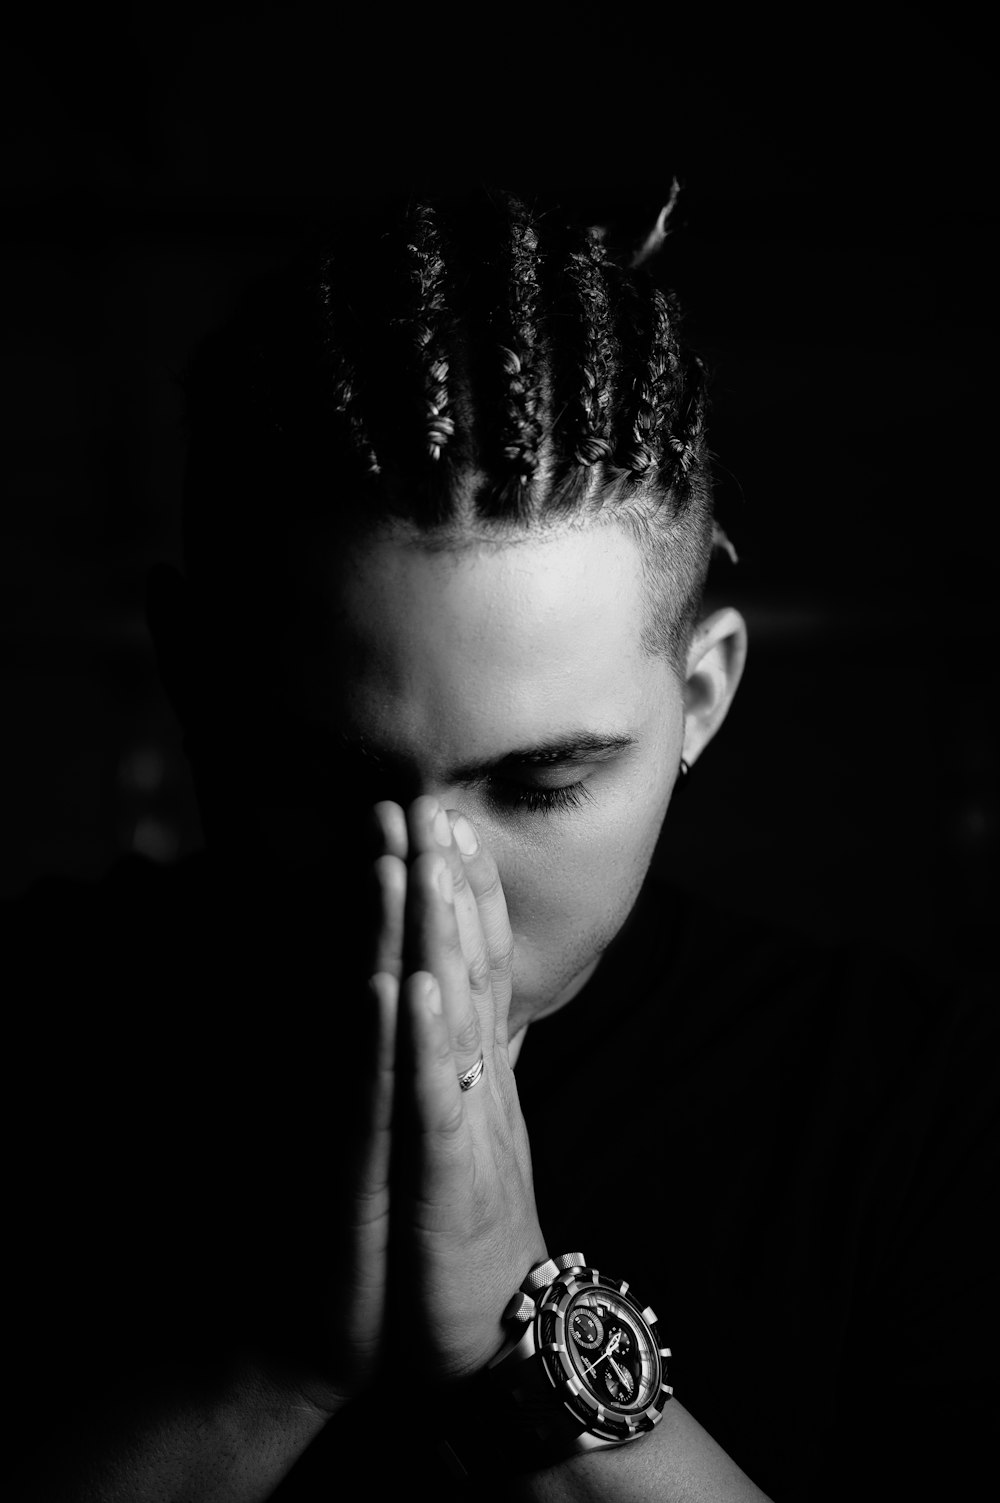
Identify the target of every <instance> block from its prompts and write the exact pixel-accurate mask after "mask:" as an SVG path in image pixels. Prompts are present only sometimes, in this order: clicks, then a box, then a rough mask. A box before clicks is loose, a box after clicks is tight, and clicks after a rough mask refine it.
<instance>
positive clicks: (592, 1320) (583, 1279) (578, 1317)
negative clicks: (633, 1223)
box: [535, 1267, 673, 1443]
mask: <svg viewBox="0 0 1000 1503" xmlns="http://www.w3.org/2000/svg"><path fill="white" fill-rule="evenodd" d="M535 1343H536V1350H537V1352H538V1353H539V1355H540V1357H541V1359H542V1362H543V1364H544V1366H545V1370H546V1372H547V1373H548V1376H549V1381H550V1382H551V1383H552V1384H553V1385H554V1386H555V1387H556V1389H557V1391H558V1392H559V1393H560V1395H561V1397H562V1400H563V1403H564V1404H565V1405H566V1407H567V1408H568V1409H569V1411H570V1413H571V1414H573V1415H574V1416H575V1417H576V1419H577V1422H578V1423H579V1424H580V1425H581V1428H582V1429H585V1430H587V1431H589V1432H590V1433H591V1434H592V1435H593V1436H595V1437H598V1438H599V1439H601V1440H603V1441H605V1442H608V1443H617V1442H620V1441H623V1440H629V1439H631V1438H632V1437H633V1436H635V1435H638V1434H640V1433H641V1432H642V1431H644V1430H649V1429H652V1427H653V1426H654V1425H655V1424H656V1423H657V1421H658V1420H659V1418H660V1416H661V1414H662V1412H663V1407H664V1404H665V1403H666V1401H667V1399H668V1398H669V1397H670V1395H671V1394H672V1393H673V1389H672V1388H671V1387H670V1385H669V1384H668V1383H667V1381H666V1370H665V1367H664V1359H665V1358H667V1357H669V1356H670V1351H669V1349H668V1348H667V1347H665V1346H661V1345H660V1337H659V1335H658V1332H657V1324H656V1315H655V1313H654V1312H653V1311H652V1310H651V1309H649V1307H648V1306H647V1307H643V1306H642V1305H641V1304H640V1303H639V1302H638V1300H637V1299H636V1297H635V1295H634V1294H632V1293H631V1292H630V1290H629V1286H628V1284H627V1283H624V1282H621V1283H619V1282H617V1281H616V1280H614V1279H610V1278H607V1277H606V1276H604V1275H602V1274H601V1273H599V1272H598V1270H597V1269H596V1268H582V1267H576V1268H574V1269H572V1270H570V1271H567V1272H564V1273H563V1274H562V1275H561V1276H560V1278H559V1279H557V1280H556V1282H555V1283H554V1284H553V1285H552V1286H551V1288H550V1289H548V1290H547V1291H546V1293H545V1296H544V1301H543V1303H542V1304H541V1306H540V1308H539V1310H538V1313H537V1315H536V1328H535Z"/></svg>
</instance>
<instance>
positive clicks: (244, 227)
mask: <svg viewBox="0 0 1000 1503" xmlns="http://www.w3.org/2000/svg"><path fill="white" fill-rule="evenodd" d="M364 14H365V17H366V19H365V20H363V21H358V20H348V19H345V16H344V13H342V12H341V11H340V10H339V9H338V8H337V7H336V6H329V7H323V8H320V7H317V6H314V5H310V6H304V5H295V4H281V5H278V4H265V3H244V4H236V3H234V4H231V5H228V6H224V5H218V4H198V5H193V4H190V3H176V4H172V5H171V6H170V7H169V8H166V7H151V6H133V7H129V6H119V7H108V6H104V7H102V8H100V10H99V12H98V13H97V14H95V13H94V12H93V11H91V10H90V9H89V8H81V9H80V10H79V11H78V12H76V13H74V14H69V13H67V14H63V13H61V12H53V11H51V10H48V11H43V10H42V9H41V8H38V9H36V10H35V11H33V12H32V15H33V19H30V20H21V21H20V22H19V23H15V24H14V25H13V26H9V27H8V30H7V45H6V48H5V51H6V61H5V68H4V72H5V81H4V90H3V94H4V109H5V112H6V114H7V120H6V122H5V127H4V141H3V172H2V174H0V185H2V186H0V191H2V194H3V198H4V202H5V208H6V216H5V217H6V223H7V228H6V231H5V234H4V239H3V247H2V254H3V270H2V294H0V296H2V300H3V315H2V325H3V331H4V332H3V349H2V396H0V424H2V434H0V442H2V471H0V473H2V479H3V498H2V505H0V529H2V531H0V669H2V677H0V694H2V705H3V715H2V720H3V728H2V739H0V830H2V839H0V895H2V896H13V895H16V894H18V893H20V892H22V891H24V890H25V889H26V888H27V887H28V886H29V885H30V884H31V883H32V882H33V881H35V880H36V879H37V878H38V877H39V876H41V875H43V874H48V873H65V874H69V875H72V876H76V877H82V878H85V879H91V878H96V877H99V876H100V875H101V874H102V873H104V872H105V871H106V870H107V869H108V868H109V866H110V865H111V864H112V863H113V862H114V861H115V860H116V859H117V858H118V857H119V856H120V855H121V854H123V853H126V852H129V851H139V852H141V853H144V854H145V855H147V856H149V857H151V858H153V859H154V860H157V861H163V862H169V861H173V860H176V859H177V858H178V857H179V856H181V855H183V854H184V853H186V852H188V851H190V850H194V849H196V848H197V847H198V846H199V845H200V844H201V839H202V837H201V832H200V827H199V823H198V818H197V811H196V808H195V805H194V801H193V796H192V791H191V787H190V783H189V780H188V776H187V772H186V766H185V763H184V760H183V757H182V754H181V750H180V737H179V733H178V731H177V729H176V727H175V726H174V724H173V721H172V718H171V715H170V711H169V708H168V706H167V704H166V701H165V698H164V696H163V693H162V691H161V689H160V687H159V685H158V681H157V679H156V675H155V669H154V665H153V659H152V653H151V648H150V645H149V642H148V639H147V636H146V631H145V626H144V618H143V600H144V588H145V575H146V571H147V569H148V568H149V566H150V565H151V564H152V563H154V562H155V561H157V560H158V559H161V558H166V559H172V560H174V561H178V560H179V529H178V485H179V477H180V473H181V461H182V454H183V445H182V438H181V432H180V429H179V418H180V404H179V399H178V395H177V391H176V388H175V385H174V377H175V374H176V373H177V372H178V371H179V370H180V369H181V367H182V366H183V362H184V359H185V357H186V355H187V353H188V351H189V350H190V348H191V346H192V343H193V342H194V341H195V340H196V339H197V337H198V336H199V335H200V334H201V333H203V332H204V331H205V330H207V329H208V328H210V327H211V326H212V325H213V324H214V323H215V322H217V321H218V320H219V319H220V318H221V317H222V316H223V315H224V313H225V311H226V309H227V308H228V307H229V306H230V305H231V303H232V300H233V298H234V296H235V295H236V293H237V292H238V290H239V289H240V288H241V287H242V286H243V285H244V284H245V282H246V280H247V279H248V278H249V277H250V276H251V275H252V274H253V273H254V272H255V271H256V270H257V269H260V268H263V267H265V266H267V265H268V264H270V263H271V262H272V261H273V260H274V259H275V258H276V257H278V256H280V255H281V254H283V253H284V251H285V249H286V248H288V247H289V246H290V245H291V243H292V242H293V240H294V237H295V233H296V230H297V228H298V227H299V226H301V225H302V224H303V223H309V222H311V220H312V219H313V218H314V217H315V216H316V215H317V214H320V213H322V212H323V205H324V204H327V205H328V204H329V201H330V198H331V196H332V198H333V199H334V200H338V201H342V202H343V203H345V204H349V203H350V202H351V201H352V200H353V199H354V198H356V197H362V198H363V197H364V196H366V195H368V196H370V195H372V194H375V195H377V194H378V193H379V192H381V191H384V190H387V189H395V188H398V187H405V186H406V185H408V184H410V183H412V182H414V181H418V180H419V181H420V182H421V183H423V184H425V185H428V186H431V187H434V186H440V187H442V188H448V187H451V186H454V185H459V184H461V183H463V182H465V181H468V180H469V179H470V178H471V179H473V180H485V181H492V182H498V183H500V184H503V185H507V186H510V187H512V188H514V189H515V190H516V191H522V192H532V191H536V190H538V191H547V192H551V190H552V189H553V187H555V188H557V189H558V190H559V192H561V193H563V194H564V196H565V198H566V199H567V201H568V202H570V203H572V204H577V205H583V206H586V207H587V208H588V209H591V208H592V209H593V212H594V214H595V216H596V215H605V214H608V213H612V212H615V213H619V214H629V213H635V214H641V211H642V210H643V209H644V208H649V209H650V210H651V211H655V209H656V208H657V207H658V205H659V204H660V203H661V202H663V201H664V199H665V196H666V191H667V189H668V187H669V183H670V179H671V176H672V175H673V174H674V173H675V172H676V173H678V174H679V175H680V177H681V178H682V180H683V181H684V183H685V184H686V192H685V194H684V198H683V201H682V212H681V214H680V218H681V221H682V233H678V234H677V235H676V236H675V237H674V238H673V239H672V241H671V242H670V245H669V248H668V254H669V271H668V279H669V280H670V281H671V282H672V283H673V284H674V285H675V286H676V287H677V288H678V290H679V292H680V293H681V295H682V297H683V299H684V300H685V302H686V304H687V305H688V307H689V310H690V318H689V336H690V338H691V340H692V342H693V343H694V344H695V345H696V347H698V348H699V349H700V350H701V351H702V353H703V354H705V355H706V357H707V358H708V360H709V362H710V365H711V367H712V369H713V371H714V396H715V416H714V422H713V427H712V441H713V446H714V449H715V451H716V452H717V454H718V455H719V460H720V472H719V474H720V503H721V506H722V508H723V512H724V516H725V520H726V522H727V525H728V526H729V527H730V530H731V532H732V534H733V536H734V538H735V540H736V541H737V544H738V546H739V549H740V553H741V564H740V566H739V568H738V570H736V571H733V572H730V573H729V574H728V575H727V576H726V578H725V579H724V580H721V581H720V586H721V587H722V588H724V589H725V590H726V591H727V593H728V594H729V596H730V597H731V598H732V599H733V600H734V602H735V603H737V604H739V605H741V606H742V608H743V609H744V610H745V611H746V614H747V617H748V621H749V625H750V631H751V656H750V660H749V666H748V671H747V676H746V678H745V680H744V685H743V688H742V690H741V693H740V696H739V699H738V701H737V704H736V706H735V708H734V710H733V713H732V715H731V717H730V721H729V723H728V725H727V727H726V730H725V732H724V733H723V735H722V736H721V737H720V738H719V739H718V741H717V742H716V743H715V744H714V745H713V746H712V748H711V749H710V751H709V753H708V755H707V756H706V757H705V758H704V760H703V761H702V762H701V763H700V764H699V766H698V767H697V769H696V770H695V772H694V773H693V774H692V777H691V780H690V783H689V786H688V787H687V788H686V789H685V791H684V794H683V797H682V798H680V799H678V800H677V802H676V805H675V808H674V809H673V810H672V811H671V814H670V817H669V819H668V824H667V836H666V838H665V839H664V841H663V842H662V848H661V852H660V855H659V858H658V859H659V860H660V861H661V862H662V863H663V865H664V866H665V867H666V869H668V870H669V871H671V872H672V873H674V874H676V875H678V876H680V877H681V879H682V880H684V881H685V882H686V883H688V885H690V886H692V887H695V888H697V889H700V890H705V891H713V890H714V891H717V892H719V893H720V894H722V895H723V896H724V897H725V899H726V900H727V901H729V902H736V903H741V904H743V905H744V906H747V907H750V908H752V909H753V910H754V911H757V912H760V913H764V914H767V915H770V916H774V917H778V918H782V919H784V920H786V921H788V922H790V923H792V924H794V925H796V926H798V927H802V928H805V929H807V930H810V931H812V932H814V933H818V934H822V935H828V936H837V935H843V934H847V935H854V934H868V935H875V936H877V937H879V938H880V939H881V940H882V941H883V942H886V943H888V944H890V945H893V946H896V947H898V948H900V949H902V950H904V951H906V952H908V953H910V954H911V955H914V956H917V957H918V958H924V957H927V958H929V959H933V960H935V961H943V962H944V963H945V964H946V965H948V966H952V965H954V966H958V967H960V968H963V969H968V970H971V971H973V972H977V971H978V970H979V969H980V968H981V967H985V965H986V964H987V962H988V959H989V939H990V938H991V929H992V913H993V905H992V893H991V889H990V886H989V882H988V871H989V868H990V863H991V861H992V856H993V852H994V848H995V843H996V829H997V806H996V785H995V765H996V760H997V759H996V749H997V748H996V736H995V731H994V728H993V723H992V722H993V716H992V707H993V700H994V698H995V695H996V687H997V686H996V668H995V660H996V657H997V647H998V641H997V628H996V623H995V616H994V605H995V599H996V590H995V587H994V582H993V581H994V573H995V554H994V552H993V548H992V536H993V532H994V530H995V529H994V527H993V515H994V512H995V509H996V491H995V485H994V480H993V435H994V431H995V412H996V410H997V409H996V403H995V399H994V397H993V394H992V391H991V385H992V383H991V380H990V377H991V376H992V368H993V363H994V348H995V346H994V344H993V334H992V326H993V318H992V308H991V306H990V302H991V297H992V287H993V283H994V280H995V271H994V266H993V261H994V258H995V256H996V250H995V239H996V235H995V224H996V220H995V217H994V201H995V193H996V185H995V173H994V168H993V163H994V157H993V153H992V148H991V146H990V144H989V143H990V129H989V127H990V125H991V124H992V120H991V114H992V112H991V111H990V109H989V103H990V97H991V95H992V94H993V92H994V87H995V79H994V76H993V72H992V70H989V71H988V67H987V59H988V58H991V57H992V55H993V53H992V43H991V38H990V35H989V33H988V27H987V22H986V21H983V22H981V23H980V22H979V21H977V20H975V19H973V12H972V10H971V9H967V10H965V11H963V10H962V9H961V8H956V7H954V6H952V7H950V8H941V9H940V10H936V11H934V12H931V11H925V10H924V9H923V8H921V7H903V6H885V7H874V8H873V7H869V8H867V9H865V10H861V9H858V10H856V11H854V10H851V9H850V8H848V9H844V8H840V9H835V8H822V9H820V8H806V7H802V8H801V10H799V11H795V10H791V9H788V10H785V9H775V8H771V9H767V8H765V9H763V10H761V9H760V8H743V10H742V11H741V12H740V13H738V14H733V15H730V14H729V13H728V12H726V11H725V10H718V9H716V8H712V9H709V8H706V9H705V12H704V14H705V19H701V17H700V15H699V14H697V13H693V12H691V13H686V14H685V13H681V12H680V11H678V10H676V9H675V8H671V7H665V6H661V7H659V8H657V9H649V8H647V7H641V8H640V7H638V6H616V7H607V8H605V7H600V6H597V5H547V6H545V5H543V6H537V7H536V6H532V5H530V4H525V5H524V6H521V7H515V6H504V7H500V6H479V7H477V6H475V5H471V4H470V5H467V6H464V7H456V6H454V5H444V6H439V5H435V6H434V7H431V8H427V9H423V8H421V9H420V10H419V11H417V10H414V9H412V8H411V9H410V10H409V11H408V12H407V13H406V14H405V15H404V16H403V17H402V19H400V18H399V17H397V16H396V15H395V13H393V12H390V11H389V10H388V9H386V10H382V9H378V8H376V7H367V8H365V10H364Z"/></svg>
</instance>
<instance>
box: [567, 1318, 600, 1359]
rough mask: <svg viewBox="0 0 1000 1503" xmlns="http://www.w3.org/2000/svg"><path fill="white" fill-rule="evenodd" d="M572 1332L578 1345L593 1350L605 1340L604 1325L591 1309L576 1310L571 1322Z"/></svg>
mask: <svg viewBox="0 0 1000 1503" xmlns="http://www.w3.org/2000/svg"><path fill="white" fill-rule="evenodd" d="M569 1329H570V1333H571V1335H572V1337H573V1340H574V1341H575V1342H576V1344H577V1346H579V1347H582V1348H583V1349H584V1351H586V1352H592V1351H594V1349H595V1348H596V1347H599V1346H600V1344H601V1342H602V1341H603V1340H604V1326H603V1325H602V1324H601V1321H600V1320H599V1318H598V1317H597V1316H596V1315H594V1314H592V1312H591V1311H590V1310H576V1311H574V1313H573V1316H572V1318H571V1320H570V1323H569Z"/></svg>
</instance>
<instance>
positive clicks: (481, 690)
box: [307, 524, 664, 765]
mask: <svg viewBox="0 0 1000 1503" xmlns="http://www.w3.org/2000/svg"><path fill="white" fill-rule="evenodd" d="M309 573H310V576H311V583H310V584H309V585H308V587H307V588H308V589H309V591H310V594H311V596H312V603H313V605H314V606H316V607H318V612H319V616H318V621H319V628H320V629H319V632H318V634H317V642H316V643H314V651H313V654H312V657H311V665H312V666H311V672H310V679H311V682H310V683H309V684H308V686H307V688H308V690H309V692H310V697H312V698H313V699H314V700H315V697H316V696H317V695H321V696H322V698H323V699H324V700H325V701H327V703H328V704H329V705H330V706H331V708H332V707H333V704H334V703H335V707H336V710H337V713H338V718H343V719H346V720H347V721H348V722H349V723H350V725H351V727H352V729H353V730H354V731H355V732H356V733H357V734H360V735H363V736H365V737H367V738H370V739H371V740H372V741H373V742H374V743H376V744H377V745H379V746H381V747H384V748H386V749H387V750H396V751H399V752H401V753H403V754H404V755H405V754H406V753H408V752H410V751H412V750H413V749H420V750H421V751H422V752H423V753H424V755H425V756H426V757H427V759H428V760H432V759H433V760H438V759H439V760H440V763H441V764H442V765H443V764H444V763H445V762H446V761H448V760H449V759H453V758H455V757H456V756H457V757H458V759H459V760H462V759H466V758H469V757H473V756H475V755H477V754H478V753H480V752H482V753H483V754H484V755H489V754H492V753H494V752H496V751H497V750H498V749H501V750H502V749H503V747H504V746H505V745H509V746H514V745H519V744H522V743H526V742H528V741H531V740H532V739H534V738H537V737H538V735H539V734H546V735H547V734H550V733H554V732H557V731H559V730H561V729H562V730H579V729H580V728H582V727H586V726H587V725H589V724H593V725H597V726H600V728H601V729H633V728H634V726H635V724H636V722H637V718H638V714H639V710H640V708H641V706H642V704H643V702H644V700H645V699H646V698H648V695H649V693H650V690H651V689H652V687H653V685H652V680H653V679H654V678H656V677H657V675H658V673H659V674H660V675H662V673H663V672H664V669H663V665H662V664H661V663H659V662H657V660H654V659H650V658H649V657H648V656H647V654H646V653H645V652H644V651H643V648H642V642H641V633H642V626H643V609H644V607H643V573H642V560H641V556H640V554H639V551H638V547H637V545H636V543H635V541H634V540H633V539H632V537H631V536H630V535H629V534H627V533H626V532H625V531H623V529H621V528H620V527H619V526H617V525H614V524H612V525H603V526H600V527H597V526H595V527H591V528H589V529H586V530H582V531H567V532H565V533H561V534H558V535H555V536H546V537H541V538H534V537H531V538H527V539H525V540H523V541H518V542H516V543H508V544H503V545H496V544H490V545H484V544H479V543H477V542H471V543H469V544H465V545H462V546H461V547H458V548H455V549H449V550H446V551H431V550H430V549H427V548H424V547H421V546H420V544H419V541H415V540H413V539H409V538H400V537H394V536H390V535H383V534H380V535H377V536H375V537H373V538H370V539H367V540H365V541H364V542H360V543H354V544H352V545H351V546H349V547H347V548H346V549H342V550H341V551H340V552H339V554H338V553H337V552H336V551H335V550H333V549H330V550H327V551H326V552H324V551H323V550H320V551H319V553H318V554H317V555H314V557H313V560H312V566H311V568H310V571H309ZM312 619H313V621H314V622H315V621H316V619H317V618H316V616H315V615H313V618H312ZM317 645H318V646H319V651H318V652H317V651H316V650H315V648H316V646H317Z"/></svg>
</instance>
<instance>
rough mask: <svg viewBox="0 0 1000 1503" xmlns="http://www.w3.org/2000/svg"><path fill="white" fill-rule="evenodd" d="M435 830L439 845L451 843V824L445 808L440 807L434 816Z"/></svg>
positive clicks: (435, 837)
mask: <svg viewBox="0 0 1000 1503" xmlns="http://www.w3.org/2000/svg"><path fill="white" fill-rule="evenodd" d="M433 830H434V839H435V840H436V841H437V843H438V845H451V825H450V824H449V823H448V816H447V814H446V813H445V812H444V810H443V809H439V810H438V812H437V813H436V814H435V816H434V821H433Z"/></svg>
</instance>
